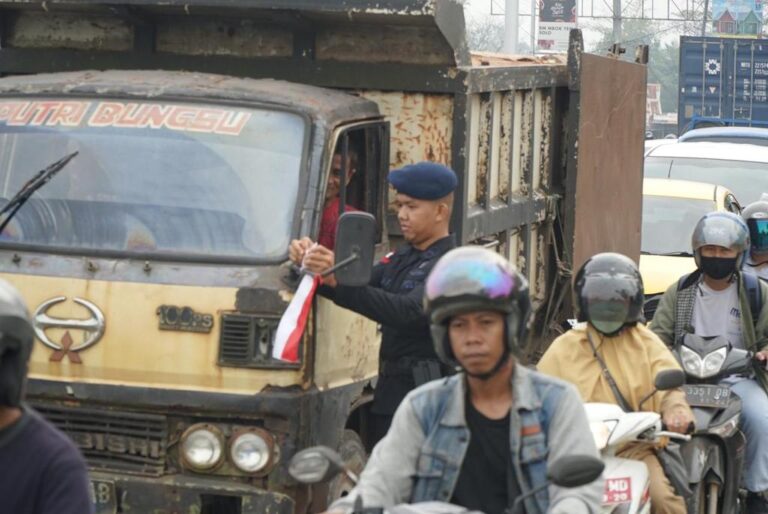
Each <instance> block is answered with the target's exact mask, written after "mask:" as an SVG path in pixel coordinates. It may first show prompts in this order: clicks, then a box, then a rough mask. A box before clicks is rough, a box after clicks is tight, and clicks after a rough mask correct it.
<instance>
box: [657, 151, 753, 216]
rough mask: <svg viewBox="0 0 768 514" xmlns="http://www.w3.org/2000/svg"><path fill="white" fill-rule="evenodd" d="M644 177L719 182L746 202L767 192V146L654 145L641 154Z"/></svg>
mask: <svg viewBox="0 0 768 514" xmlns="http://www.w3.org/2000/svg"><path fill="white" fill-rule="evenodd" d="M645 177H646V178H671V179H678V180H694V181H698V182H707V183H710V184H721V185H723V186H725V187H727V188H728V189H730V190H731V191H733V193H734V194H735V195H736V197H737V198H739V200H741V201H742V202H744V205H746V204H748V203H751V202H754V201H756V200H759V199H760V195H761V194H762V193H764V192H768V146H758V145H751V144H737V143H713V142H698V143H697V142H693V143H690V142H686V143H679V142H678V143H674V144H669V145H662V146H657V147H656V148H653V149H652V150H651V151H649V152H648V153H647V154H646V156H645Z"/></svg>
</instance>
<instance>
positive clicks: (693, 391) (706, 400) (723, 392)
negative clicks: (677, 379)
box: [683, 384, 731, 408]
mask: <svg viewBox="0 0 768 514" xmlns="http://www.w3.org/2000/svg"><path fill="white" fill-rule="evenodd" d="M683 388H684V389H685V396H686V397H687V398H688V403H689V404H691V406H692V407H720V408H724V407H727V406H728V400H729V399H730V398H731V389H730V388H729V387H724V386H716V385H707V384H700V385H696V384H686V385H684V386H683Z"/></svg>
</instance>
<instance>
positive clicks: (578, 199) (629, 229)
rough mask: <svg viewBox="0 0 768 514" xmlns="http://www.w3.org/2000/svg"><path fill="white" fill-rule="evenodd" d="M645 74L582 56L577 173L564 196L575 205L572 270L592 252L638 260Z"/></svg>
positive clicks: (639, 69)
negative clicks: (569, 191)
mask: <svg viewBox="0 0 768 514" xmlns="http://www.w3.org/2000/svg"><path fill="white" fill-rule="evenodd" d="M645 76H646V68H645V66H642V65H638V64H632V63H624V62H621V61H618V60H614V61H611V60H605V59H602V58H600V57H596V56H592V55H588V54H585V55H583V56H582V62H581V87H580V97H581V98H580V116H579V118H580V119H579V128H578V133H579V147H578V152H579V159H578V161H579V171H578V174H577V176H576V177H574V178H575V180H576V183H575V191H573V192H571V193H567V194H566V198H567V199H568V200H569V201H574V202H575V204H574V209H575V212H574V215H573V220H574V223H575V229H574V233H573V234H574V239H573V245H574V246H573V252H574V255H573V269H574V270H575V269H578V267H579V266H581V264H582V263H583V262H584V261H585V260H586V259H588V258H589V257H590V256H591V255H593V254H594V253H595V251H602V252H609V251H613V252H620V253H623V254H625V255H628V256H629V257H631V258H632V259H634V260H635V261H637V260H638V259H639V257H640V229H641V225H642V195H641V194H638V193H639V192H641V191H642V185H643V170H642V163H643V144H642V141H643V123H642V119H643V116H644V113H645V95H646V91H645ZM606 84H608V85H609V86H607V87H606ZM620 120H634V121H635V123H620ZM607 149H610V151H607Z"/></svg>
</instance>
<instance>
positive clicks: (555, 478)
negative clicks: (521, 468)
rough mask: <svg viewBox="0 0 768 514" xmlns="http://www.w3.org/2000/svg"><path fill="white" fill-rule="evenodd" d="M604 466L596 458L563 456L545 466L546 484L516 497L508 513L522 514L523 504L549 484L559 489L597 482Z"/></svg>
mask: <svg viewBox="0 0 768 514" xmlns="http://www.w3.org/2000/svg"><path fill="white" fill-rule="evenodd" d="M604 468H605V464H604V463H603V461H602V460H600V459H598V458H597V457H591V456H589V455H565V456H564V457H560V458H559V459H557V460H555V461H554V462H552V463H551V464H547V482H545V483H544V484H541V485H540V486H538V487H535V488H534V489H532V490H530V491H528V492H527V493H525V494H523V495H521V496H518V497H517V498H516V499H515V502H514V503H513V504H512V508H511V509H509V512H511V513H514V514H519V513H521V512H523V510H522V507H523V504H524V503H523V502H524V501H525V500H526V498H530V497H531V496H533V495H534V494H536V493H538V492H539V491H543V490H544V489H546V488H547V487H549V485H550V483H552V484H554V485H556V486H559V487H580V486H582V485H586V484H588V483H590V482H594V481H595V480H597V479H598V478H599V477H600V475H601V474H602V472H603V469H604Z"/></svg>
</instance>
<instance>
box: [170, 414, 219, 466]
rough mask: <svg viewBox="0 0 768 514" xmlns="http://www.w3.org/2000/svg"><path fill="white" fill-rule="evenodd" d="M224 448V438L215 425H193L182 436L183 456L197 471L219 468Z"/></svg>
mask: <svg viewBox="0 0 768 514" xmlns="http://www.w3.org/2000/svg"><path fill="white" fill-rule="evenodd" d="M223 447H224V437H223V436H222V434H221V431H220V430H219V429H218V428H216V427H215V426H213V425H206V424H198V425H192V426H191V427H189V428H188V429H187V430H186V431H185V432H184V434H183V435H182V436H181V456H182V458H183V460H184V462H185V463H186V464H187V465H189V467H191V468H193V469H195V470H197V471H205V470H209V469H212V468H215V467H216V466H218V465H219V464H220V463H221V459H222V448H223Z"/></svg>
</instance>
